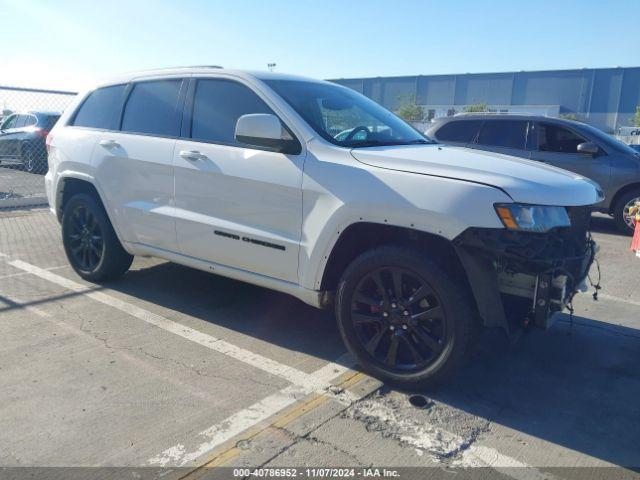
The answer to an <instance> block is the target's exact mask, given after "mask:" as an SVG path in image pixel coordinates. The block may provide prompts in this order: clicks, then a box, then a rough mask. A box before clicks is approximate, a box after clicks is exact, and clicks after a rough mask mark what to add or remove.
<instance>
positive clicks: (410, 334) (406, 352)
mask: <svg viewBox="0 0 640 480" xmlns="http://www.w3.org/2000/svg"><path fill="white" fill-rule="evenodd" d="M336 316H337V321H338V327H339V329H340V333H341V335H342V338H343V340H344V342H345V344H346V345H347V347H348V349H349V351H350V352H351V353H352V355H354V356H355V357H356V359H357V360H358V362H359V364H360V366H361V367H362V369H363V370H365V371H366V372H368V373H370V374H371V375H373V376H375V377H377V378H380V379H381V380H383V381H385V382H388V383H391V384H394V385H398V386H401V387H412V388H414V387H425V386H430V385H433V384H435V383H438V382H440V381H442V380H444V379H446V378H447V377H449V376H451V375H452V374H453V372H454V371H455V370H456V368H457V367H459V366H460V364H461V363H462V361H463V359H464V356H465V353H466V352H467V350H468V347H469V345H470V343H471V340H472V337H473V333H474V331H475V326H476V325H477V323H476V317H477V316H476V314H475V309H474V308H473V302H472V300H471V299H470V297H469V294H468V293H467V287H466V282H464V281H461V280H458V279H456V278H455V277H454V276H452V275H451V274H449V273H447V271H445V269H443V268H442V267H441V266H440V265H438V264H437V263H436V262H434V261H433V260H431V259H429V258H428V254H426V253H425V252H421V251H419V250H416V249H413V248H407V247H394V246H385V247H379V248H375V249H372V250H370V251H368V252H365V253H364V254H362V255H361V256H359V257H358V258H357V259H356V260H354V261H353V263H351V265H350V266H349V267H348V268H347V270H346V271H345V273H344V275H343V276H342V279H341V280H340V283H339V285H338V291H337V294H336Z"/></svg>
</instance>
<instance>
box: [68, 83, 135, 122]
mask: <svg viewBox="0 0 640 480" xmlns="http://www.w3.org/2000/svg"><path fill="white" fill-rule="evenodd" d="M125 87H126V85H114V86H112V87H103V88H98V89H97V90H95V91H93V92H91V93H90V94H89V96H88V97H87V98H86V99H85V100H84V102H82V104H81V105H80V108H79V109H78V111H77V112H76V114H75V116H74V118H73V121H72V122H71V125H74V126H76V127H87V128H100V129H105V130H115V129H116V124H117V117H118V113H119V112H120V104H121V100H122V95H123V93H124V89H125Z"/></svg>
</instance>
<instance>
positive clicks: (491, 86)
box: [332, 67, 640, 133]
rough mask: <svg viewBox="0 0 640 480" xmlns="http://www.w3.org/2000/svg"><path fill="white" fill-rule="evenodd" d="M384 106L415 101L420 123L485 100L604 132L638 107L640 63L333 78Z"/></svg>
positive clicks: (496, 107) (492, 106)
mask: <svg viewBox="0 0 640 480" xmlns="http://www.w3.org/2000/svg"><path fill="white" fill-rule="evenodd" d="M332 81H333V82H336V83H339V84H341V85H344V86H346V87H349V88H352V89H354V90H356V91H358V92H360V93H363V94H364V95H366V96H368V97H369V98H371V99H373V100H375V101H376V102H378V103H380V104H382V105H384V106H385V107H386V108H388V109H390V110H397V109H398V108H399V107H400V106H401V105H402V103H403V102H407V101H413V99H415V103H417V104H418V105H421V106H422V107H423V109H424V112H425V121H430V120H432V119H433V118H437V117H442V116H447V115H454V114H456V113H459V112H463V111H465V108H468V107H469V106H471V105H478V104H485V105H486V107H487V110H489V111H496V112H513V113H534V114H540V115H550V116H566V117H569V118H576V119H578V120H582V121H585V122H587V123H590V124H592V125H594V126H597V127H599V128H601V129H603V130H605V131H607V132H610V133H614V132H615V131H617V130H618V129H619V127H627V126H629V125H630V120H631V117H633V115H634V114H635V111H636V106H639V105H640V67H631V68H584V69H580V70H547V71H536V72H506V73H467V74H457V75H418V76H408V77H377V78H349V79H336V80H332Z"/></svg>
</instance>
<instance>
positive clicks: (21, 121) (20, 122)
mask: <svg viewBox="0 0 640 480" xmlns="http://www.w3.org/2000/svg"><path fill="white" fill-rule="evenodd" d="M26 120H27V115H18V118H17V119H16V124H15V125H14V127H15V128H22V127H24V123H25V121H26Z"/></svg>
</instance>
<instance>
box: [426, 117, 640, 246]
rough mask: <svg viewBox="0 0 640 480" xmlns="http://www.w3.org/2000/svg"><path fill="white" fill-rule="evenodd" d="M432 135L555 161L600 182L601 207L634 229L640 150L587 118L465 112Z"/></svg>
mask: <svg viewBox="0 0 640 480" xmlns="http://www.w3.org/2000/svg"><path fill="white" fill-rule="evenodd" d="M426 134H427V135H428V136H429V137H430V138H433V139H434V140H437V141H438V142H442V143H446V144H449V145H459V146H463V147H468V148H475V149H479V150H486V151H491V152H497V153H504V154H506V155H513V156H516V157H521V158H525V159H530V160H536V161H539V162H544V163H548V164H551V165H555V166H556V167H560V168H563V169H565V170H569V171H571V172H575V173H578V174H580V175H582V176H584V177H587V178H590V179H591V180H594V181H595V182H597V183H598V184H599V185H600V186H601V188H602V189H603V191H604V192H605V196H606V199H605V200H604V202H602V203H600V204H599V205H598V207H599V210H601V211H602V212H605V213H608V214H610V215H612V216H613V217H614V219H615V222H616V225H617V227H618V229H619V230H620V231H621V232H624V233H627V234H631V233H632V232H633V221H632V219H631V218H630V216H629V214H628V210H629V207H630V206H632V205H633V204H634V203H635V201H636V200H640V154H638V152H636V151H634V150H633V149H632V148H630V147H629V146H628V145H625V144H624V143H622V142H619V141H618V140H616V139H615V138H613V137H612V136H610V135H607V134H606V133H604V132H603V131H601V130H598V129H597V128H594V127H592V126H590V125H587V124H586V123H581V122H575V121H572V120H565V119H560V118H550V117H544V116H533V115H511V114H463V115H457V116H454V117H447V118H443V119H440V120H437V121H436V122H435V123H434V125H433V126H432V127H430V128H429V130H427V132H426Z"/></svg>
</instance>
